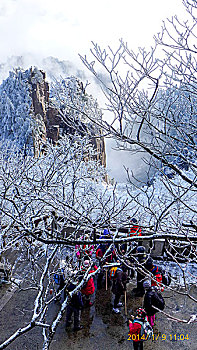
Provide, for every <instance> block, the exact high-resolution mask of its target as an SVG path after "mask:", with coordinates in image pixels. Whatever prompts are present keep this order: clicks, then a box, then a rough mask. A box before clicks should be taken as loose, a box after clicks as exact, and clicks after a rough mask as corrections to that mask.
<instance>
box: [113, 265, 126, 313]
mask: <svg viewBox="0 0 197 350" xmlns="http://www.w3.org/2000/svg"><path fill="white" fill-rule="evenodd" d="M127 278H128V275H127V273H126V267H125V266H122V267H121V268H120V267H118V268H117V270H116V273H115V276H114V279H113V285H112V293H113V294H115V299H114V307H113V311H114V312H115V313H117V314H118V313H119V312H120V310H119V309H118V307H119V306H122V303H120V297H121V295H122V294H124V292H125V291H126V283H127Z"/></svg>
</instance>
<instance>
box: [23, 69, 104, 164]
mask: <svg viewBox="0 0 197 350" xmlns="http://www.w3.org/2000/svg"><path fill="white" fill-rule="evenodd" d="M29 84H30V85H31V88H30V90H31V97H32V109H33V118H34V120H35V122H36V123H35V130H34V132H33V138H34V148H35V155H36V156H37V155H38V154H39V152H40V148H41V144H42V140H43V141H45V140H46V139H50V140H51V141H52V142H53V144H56V143H57V141H58V140H59V138H60V136H61V135H64V134H67V135H72V134H74V133H75V132H76V131H77V133H79V134H80V135H81V136H82V137H83V136H84V135H85V134H86V132H87V131H88V125H87V124H85V123H84V122H80V128H77V127H76V124H74V123H71V124H70V125H68V124H67V123H66V122H65V121H64V120H63V119H62V117H61V116H60V113H59V111H58V110H57V109H56V108H54V107H52V106H51V105H50V99H49V84H48V83H47V82H46V75H45V73H44V72H43V71H41V70H38V69H36V68H35V69H31V74H30V79H29ZM78 85H79V89H81V91H82V93H84V94H85V90H84V88H83V84H82V83H81V82H79V84H78ZM90 129H91V133H89V137H90V140H91V143H92V145H93V146H94V148H95V150H96V152H97V156H96V158H97V160H98V161H99V162H100V164H101V165H103V166H104V167H106V153H105V141H104V137H103V136H102V131H101V130H98V129H96V128H94V127H93V126H92V125H91V127H90Z"/></svg>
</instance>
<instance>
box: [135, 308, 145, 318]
mask: <svg viewBox="0 0 197 350" xmlns="http://www.w3.org/2000/svg"><path fill="white" fill-rule="evenodd" d="M136 316H138V317H140V318H145V317H146V311H145V310H144V309H143V308H142V307H139V309H137V310H136Z"/></svg>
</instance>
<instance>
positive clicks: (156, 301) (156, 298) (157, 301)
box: [152, 288, 165, 312]
mask: <svg viewBox="0 0 197 350" xmlns="http://www.w3.org/2000/svg"><path fill="white" fill-rule="evenodd" d="M153 290H154V294H153V298H152V306H153V307H154V306H155V307H157V308H158V309H159V310H164V307H165V300H164V298H163V296H162V295H161V293H160V292H159V291H158V290H156V288H153ZM156 312H158V311H157V310H156Z"/></svg>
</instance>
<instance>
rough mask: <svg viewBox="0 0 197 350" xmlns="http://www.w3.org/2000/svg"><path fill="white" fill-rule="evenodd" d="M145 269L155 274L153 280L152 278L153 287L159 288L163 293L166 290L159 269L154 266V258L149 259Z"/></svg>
mask: <svg viewBox="0 0 197 350" xmlns="http://www.w3.org/2000/svg"><path fill="white" fill-rule="evenodd" d="M144 267H145V268H146V269H147V270H148V271H150V272H151V273H152V274H153V276H154V277H153V278H151V287H155V286H156V287H159V288H160V290H161V291H162V292H163V291H164V288H163V286H162V274H161V272H160V271H159V267H158V266H157V265H154V264H153V259H152V258H148V260H147V261H146V264H145V265H144Z"/></svg>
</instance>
